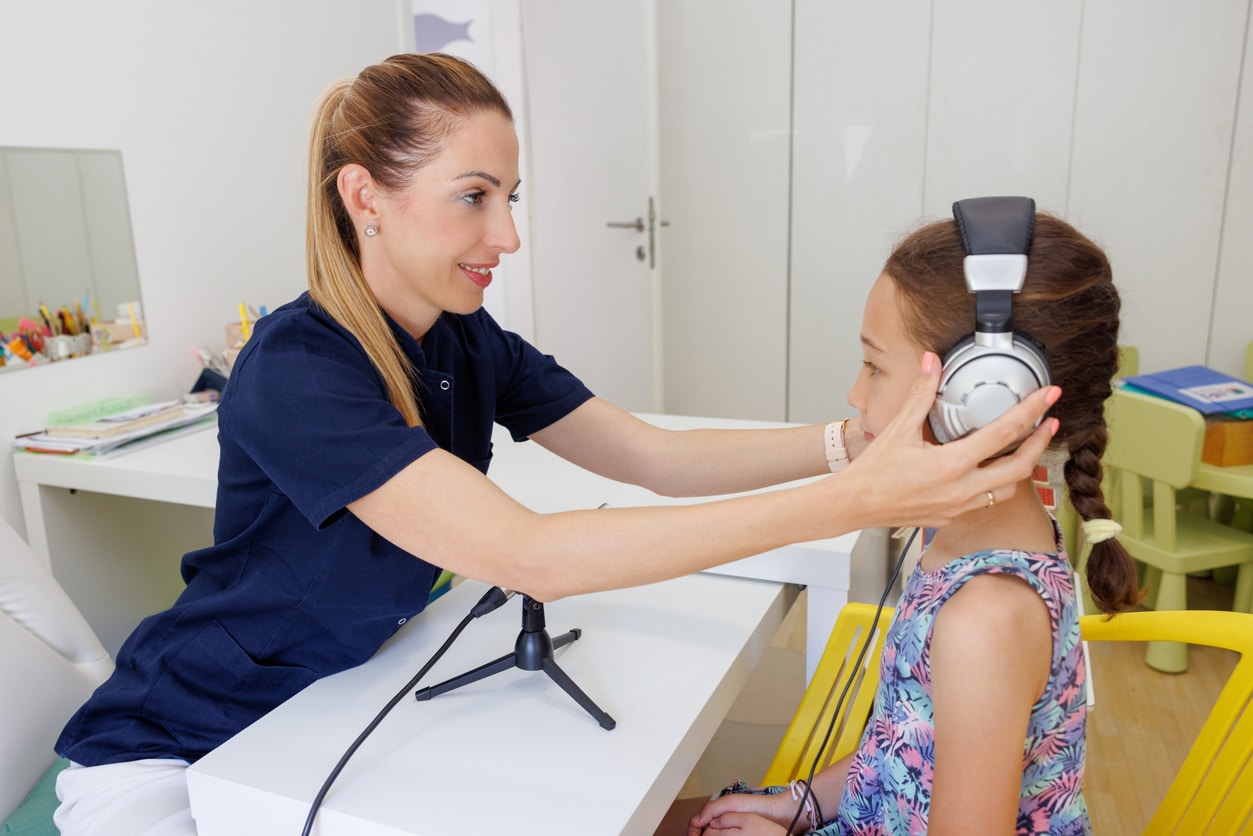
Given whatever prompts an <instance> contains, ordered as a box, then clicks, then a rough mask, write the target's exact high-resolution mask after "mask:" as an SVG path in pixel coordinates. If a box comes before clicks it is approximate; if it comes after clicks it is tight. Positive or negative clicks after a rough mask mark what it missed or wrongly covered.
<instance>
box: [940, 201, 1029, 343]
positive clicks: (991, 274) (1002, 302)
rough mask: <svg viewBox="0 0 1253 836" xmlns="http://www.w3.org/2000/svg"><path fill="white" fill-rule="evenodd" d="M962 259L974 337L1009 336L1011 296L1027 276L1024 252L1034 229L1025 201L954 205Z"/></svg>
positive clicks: (971, 202)
mask: <svg viewBox="0 0 1253 836" xmlns="http://www.w3.org/2000/svg"><path fill="white" fill-rule="evenodd" d="M953 217H954V218H956V219H957V230H958V232H960V233H961V238H962V247H963V248H965V250H966V258H965V260H964V261H963V262H962V269H963V272H964V273H965V275H966V289H967V290H969V291H970V292H971V293H973V294H975V333H976V334H985V335H987V334H1009V333H1012V332H1013V330H1014V327H1013V325H1012V324H1011V322H1010V308H1011V306H1012V301H1011V297H1012V294H1014V293H1017V292H1018V291H1020V290H1022V283H1023V280H1024V279H1026V277H1027V251H1028V250H1029V249H1030V248H1031V235H1032V233H1033V232H1034V230H1035V201H1034V200H1032V199H1031V198H1029V197H973V198H968V199H966V200H959V201H957V202H955V203H954V204H953Z"/></svg>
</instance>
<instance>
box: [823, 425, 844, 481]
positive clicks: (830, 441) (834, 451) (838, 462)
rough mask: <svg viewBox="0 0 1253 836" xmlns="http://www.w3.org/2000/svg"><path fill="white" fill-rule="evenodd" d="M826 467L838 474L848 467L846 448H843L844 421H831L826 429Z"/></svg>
mask: <svg viewBox="0 0 1253 836" xmlns="http://www.w3.org/2000/svg"><path fill="white" fill-rule="evenodd" d="M825 434H826V447H827V467H829V468H831V472H832V473H839V472H840V471H841V470H843V469H844V468H846V467H848V462H849V458H848V448H847V447H845V446H844V421H843V420H840V421H832V422H831V423H830V424H827V429H826V433H825Z"/></svg>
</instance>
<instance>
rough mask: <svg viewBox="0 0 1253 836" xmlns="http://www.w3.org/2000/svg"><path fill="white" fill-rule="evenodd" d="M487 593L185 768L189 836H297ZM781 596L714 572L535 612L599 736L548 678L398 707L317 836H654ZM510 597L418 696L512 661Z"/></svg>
mask: <svg viewBox="0 0 1253 836" xmlns="http://www.w3.org/2000/svg"><path fill="white" fill-rule="evenodd" d="M485 589H486V587H485V586H483V585H482V584H479V583H478V582H475V581H466V582H464V583H461V584H459V585H458V586H456V587H455V588H454V589H453V590H452V591H451V592H449V593H448V594H447V595H445V596H444V597H442V598H441V599H439V600H438V601H437V602H436V603H435V604H434V605H433V606H432V608H431V609H430V610H429V611H428V612H426V613H424V614H423V617H422V618H418V619H414V621H413V622H411V623H410V624H409V625H407V626H405V627H404V628H402V630H401V631H400V632H399V633H398V634H397V635H396V636H395V637H393V639H392V640H391V641H390V642H388V643H387V644H386V645H384V647H383V648H382V649H381V650H380V651H379V653H378V654H376V655H375V656H374V657H373V658H372V659H371V660H370V661H368V662H366V663H365V664H363V665H361V666H359V667H357V668H353V669H351V670H348V671H345V672H343V673H340V674H337V675H335V676H332V677H327V678H325V679H322V680H319V681H318V682H315V683H314V684H313V685H311V686H310V687H309V688H307V689H305V690H304V691H302V692H300V693H299V694H297V695H296V696H295V697H293V698H292V699H290V700H288V701H287V702H286V703H284V704H283V705H281V706H279V707H278V708H277V709H275V710H274V711H273V712H271V713H270V714H267V715H266V716H265V717H263V718H262V719H261V720H259V721H257V722H256V723H254V724H253V725H252V726H250V727H248V728H247V729H245V730H244V731H243V732H241V733H240V734H238V735H236V736H235V737H234V738H232V739H231V740H229V741H227V742H226V743H225V744H224V745H222V746H221V747H219V748H218V749H216V750H215V751H213V752H212V753H210V754H209V755H208V756H207V757H205V758H203V759H202V760H200V761H199V762H198V763H196V764H195V765H193V766H192V767H191V770H190V771H189V773H188V786H189V789H190V792H191V803H192V813H193V815H194V816H195V817H196V824H197V828H198V831H199V833H200V836H247V835H248V834H258V836H260V834H264V836H272V834H279V833H283V834H298V833H300V831H301V828H302V827H303V825H304V821H305V817H306V815H307V814H308V810H309V805H310V803H311V801H312V799H313V798H314V796H315V795H316V793H317V791H318V789H319V788H320V787H321V785H322V782H323V781H324V780H325V778H326V776H327V775H328V774H329V773H330V770H331V768H332V767H333V766H334V765H335V763H336V762H337V761H338V759H339V757H340V756H341V755H342V754H343V752H344V751H345V750H346V749H347V747H348V746H349V744H350V743H351V742H352V741H353V740H354V739H355V738H356V736H357V735H358V734H359V733H360V731H361V730H362V729H363V728H365V727H366V725H368V723H369V722H370V720H371V719H373V717H374V716H375V715H376V714H377V712H378V711H379V710H380V709H381V707H382V706H383V705H385V704H386V703H387V702H388V700H390V699H391V698H392V696H393V695H394V694H395V693H396V692H397V691H398V690H399V689H400V688H401V686H403V685H404V684H405V683H406V682H407V681H408V680H409V679H410V678H411V677H412V676H413V675H414V674H415V673H416V672H417V671H418V670H419V669H420V668H421V667H422V666H423V665H424V664H425V663H426V662H427V660H428V659H429V658H430V657H431V655H432V654H433V653H434V651H435V649H436V648H437V647H438V646H439V645H440V644H441V643H442V642H443V641H444V640H445V639H446V638H447V636H448V635H450V634H451V632H452V630H453V628H454V627H455V626H456V624H457V622H458V621H459V620H460V619H461V618H462V617H463V616H464V615H465V614H466V613H467V612H468V611H469V609H470V607H471V606H473V604H474V603H475V602H476V601H478V600H479V598H480V596H481V595H482V593H483V591H484V590H485ZM789 591H790V588H789V587H787V586H780V585H779V584H776V583H770V582H765V581H754V580H747V579H742V578H731V577H720V576H715V575H709V574H698V575H691V576H688V577H683V578H678V579H676V580H672V581H666V582H664V583H660V584H653V585H650V586H644V587H636V588H634V589H626V590H618V591H614V592H602V593H596V594H592V595H584V596H576V597H573V598H568V599H563V600H560V601H554V602H550V603H548V604H547V605H546V612H545V614H546V616H547V628H548V631H549V633H550V634H551V636H552V637H554V638H556V637H557V636H558V635H559V634H560V633H563V632H565V631H566V630H568V629H570V628H572V627H579V628H582V630H583V633H582V637H581V638H580V639H579V640H577V641H575V642H573V643H572V644H570V645H567V646H566V647H563V648H560V649H558V650H557V651H556V653H555V654H554V658H555V659H556V661H557V663H558V664H559V665H560V667H561V668H562V669H563V670H564V671H565V672H566V673H567V674H568V675H569V676H570V677H571V678H572V679H573V680H574V682H575V683H576V684H577V685H578V686H579V687H580V688H582V689H583V690H584V691H585V692H586V693H587V694H588V696H589V697H591V699H592V700H593V701H594V702H596V703H597V704H598V706H599V707H600V708H601V709H602V710H604V711H606V712H608V713H609V714H610V715H611V716H612V717H613V718H614V719H615V720H616V722H617V727H616V728H614V729H613V730H610V731H606V730H604V729H602V728H601V727H600V726H599V725H597V722H596V721H595V720H594V719H593V718H592V717H591V715H589V714H588V713H586V712H585V711H584V710H583V709H582V708H581V707H579V706H578V705H577V704H576V703H575V702H574V701H573V700H572V699H571V698H570V697H569V696H568V695H567V694H566V693H565V692H564V691H562V690H561V689H560V687H558V686H557V685H556V683H554V682H552V681H551V680H550V679H549V678H548V677H547V676H546V675H544V674H543V673H541V672H533V671H523V670H518V669H511V670H507V671H504V672H502V673H498V674H495V675H494V676H492V677H489V678H487V679H484V680H480V681H479V682H476V683H472V684H469V685H466V686H463V687H461V688H459V689H457V690H454V691H451V692H449V693H446V694H441V695H439V696H437V697H435V698H434V699H432V700H429V701H426V702H417V701H416V700H414V699H413V698H412V697H406V698H404V699H402V700H401V701H400V702H399V703H398V704H397V705H396V707H395V708H394V709H393V711H392V712H391V714H389V715H388V716H387V718H386V719H385V720H383V722H382V723H381V724H380V725H379V727H378V728H377V729H376V730H375V731H374V733H373V734H372V735H371V736H370V737H369V738H368V739H367V740H366V741H365V743H364V744H363V745H362V746H361V748H360V749H359V750H358V751H357V752H356V754H355V755H354V756H353V758H352V760H350V761H349V762H348V765H347V766H346V767H345V769H344V771H343V772H342V773H341V774H340V776H339V778H338V779H337V781H336V782H335V784H334V785H333V786H332V787H331V790H330V792H329V794H328V795H327V797H326V800H325V801H324V802H323V806H322V808H321V810H320V811H319V813H318V818H317V821H316V824H315V827H314V833H316V834H320V836H337V835H340V834H342V835H343V836H375V834H378V835H379V836H382V835H383V834H386V836H399V834H419V836H447V834H452V833H493V832H497V831H499V832H507V833H510V834H536V836H563V834H579V836H596V834H619V833H623V834H628V836H630V835H631V834H651V833H652V832H653V829H654V828H655V827H656V825H657V823H658V822H659V821H660V819H661V817H662V815H663V814H664V813H665V811H666V809H667V807H668V805H669V804H670V802H671V801H672V800H673V798H674V796H675V795H676V794H677V793H678V791H679V790H680V788H681V787H682V785H683V782H684V781H685V780H686V779H687V777H688V775H689V774H690V772H691V770H692V768H693V766H694V765H695V763H696V761H697V760H698V759H699V757H700V755H701V753H702V751H703V750H704V748H705V746H706V745H707V744H708V742H709V740H710V738H711V737H712V736H713V734H714V732H715V731H716V730H717V728H718V724H719V722H720V721H721V720H722V718H723V716H724V715H725V714H726V712H727V710H728V709H729V707H730V705H731V703H732V702H733V701H734V699H735V697H736V694H737V693H738V692H739V691H740V689H741V688H742V686H743V685H744V683H745V681H746V680H747V678H748V675H749V673H750V671H751V670H752V668H753V667H754V666H755V665H756V664H757V661H758V660H759V659H760V657H761V655H762V653H763V652H764V651H765V648H766V647H767V646H768V644H769V642H770V639H771V637H772V636H773V634H774V633H775V631H776V630H777V628H778V626H779V624H780V622H781V621H782V619H783V616H784V614H785V612H786V609H787V607H788V606H790V604H791V600H790V598H791V595H790V594H789ZM520 600H521V599H520V598H514V599H513V600H512V601H509V602H508V603H506V604H505V606H504V607H502V608H501V609H500V610H498V611H496V612H494V613H491V614H489V615H487V616H484V617H483V618H480V619H478V620H475V621H472V622H470V625H469V626H468V627H467V628H466V630H465V632H464V633H462V634H461V637H460V638H459V639H458V640H457V641H456V642H455V643H454V644H453V645H452V648H451V649H450V650H449V652H448V654H447V655H446V656H445V657H444V658H443V659H442V660H441V661H440V662H439V663H438V664H437V665H436V666H435V667H434V668H433V669H432V670H431V671H430V673H429V674H428V675H427V676H426V677H425V678H424V680H423V681H422V682H421V683H420V684H419V687H421V686H423V685H433V684H436V683H439V682H442V681H444V680H445V679H448V678H450V677H452V676H456V675H458V674H460V673H462V672H464V671H466V670H468V669H470V668H474V667H477V666H478V665H480V664H482V663H484V662H487V661H490V660H492V659H495V658H496V657H498V656H501V655H504V654H506V653H509V652H511V651H512V649H513V643H514V640H515V639H516V638H517V637H518V634H519V632H520V627H521V619H520V615H519V614H520V612H521V606H520Z"/></svg>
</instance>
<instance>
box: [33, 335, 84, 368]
mask: <svg viewBox="0 0 1253 836" xmlns="http://www.w3.org/2000/svg"><path fill="white" fill-rule="evenodd" d="M44 353H45V354H47V355H48V360H49V362H56V361H57V360H68V359H70V358H71V357H83V356H85V355H88V354H90V353H91V334H73V335H71V334H59V335H57V336H55V337H48V338H47V339H46V340H45V341H44Z"/></svg>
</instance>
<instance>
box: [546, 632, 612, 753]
mask: <svg viewBox="0 0 1253 836" xmlns="http://www.w3.org/2000/svg"><path fill="white" fill-rule="evenodd" d="M571 632H574V631H571ZM568 635H570V634H569V633H567V634H566V636H568ZM561 638H565V636H562V637H561ZM575 638H578V636H575ZM569 641H573V639H570V640H569ZM542 668H543V671H544V673H546V674H548V676H549V678H550V679H552V681H553V682H556V683H557V684H558V685H560V686H561V690H563V691H565V692H566V693H567V694H569V695H570V697H571V698H572V699H573V700H574V701H575V702H577V703H578V704H579V705H581V706H583V710H584V711H586V712H587V713H588V714H590V715H592V717H593V718H595V720H596V722H597V723H600V727H601V728H602V729H605V730H606V731H609V730H611V729H613V728H614V727H615V726H617V725H618V722H617V721H616V720H614V719H613V718H612V717H610V716H609V715H608V714H606V713H605V712H603V711H601V710H600V706H598V705H596V703H594V702H592V698H591V697H589V696H588V695H587V694H585V693H583V689H581V688H580V687H579V686H578V685H575V684H574V680H573V679H571V678H570V677H569V676H567V675H566V672H565V671H563V670H562V669H561V668H560V667H559V666H558V665H557V663H556V662H554V661H553V660H552V659H551V658H549V659H545V660H544V662H543V665H542Z"/></svg>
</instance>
